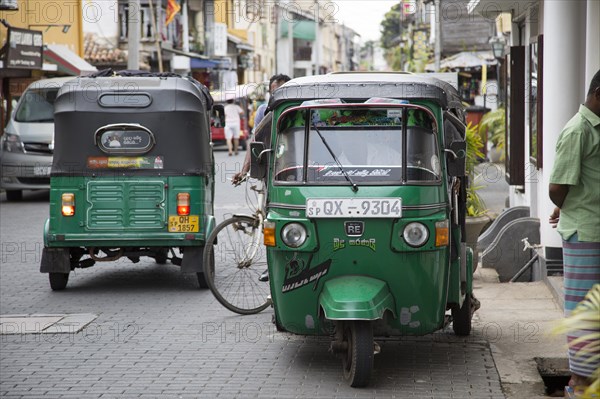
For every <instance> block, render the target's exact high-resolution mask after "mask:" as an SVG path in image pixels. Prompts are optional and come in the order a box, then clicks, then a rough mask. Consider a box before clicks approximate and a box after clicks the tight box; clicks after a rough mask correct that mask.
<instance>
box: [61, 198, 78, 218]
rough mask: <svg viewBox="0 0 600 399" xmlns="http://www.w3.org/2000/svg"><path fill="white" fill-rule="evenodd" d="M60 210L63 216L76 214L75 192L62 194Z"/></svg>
mask: <svg viewBox="0 0 600 399" xmlns="http://www.w3.org/2000/svg"><path fill="white" fill-rule="evenodd" d="M60 211H61V213H62V215H63V216H73V215H75V194H73V193H63V194H62V196H61V208H60Z"/></svg>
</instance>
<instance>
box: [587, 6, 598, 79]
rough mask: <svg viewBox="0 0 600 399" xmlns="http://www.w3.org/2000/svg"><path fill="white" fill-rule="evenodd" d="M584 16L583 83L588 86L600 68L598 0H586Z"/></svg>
mask: <svg viewBox="0 0 600 399" xmlns="http://www.w3.org/2000/svg"><path fill="white" fill-rule="evenodd" d="M586 16H587V21H586V35H585V36H586V38H585V43H586V48H585V54H586V60H585V61H586V63H585V84H586V85H587V86H589V84H590V82H591V81H592V78H593V77H594V74H595V73H596V72H598V70H599V69H600V1H598V0H587V10H586ZM587 86H586V87H587Z"/></svg>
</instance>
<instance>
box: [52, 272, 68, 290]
mask: <svg viewBox="0 0 600 399" xmlns="http://www.w3.org/2000/svg"><path fill="white" fill-rule="evenodd" d="M48 278H49V279H50V288H52V290H53V291H61V290H64V289H65V288H66V287H67V282H68V281H69V273H48Z"/></svg>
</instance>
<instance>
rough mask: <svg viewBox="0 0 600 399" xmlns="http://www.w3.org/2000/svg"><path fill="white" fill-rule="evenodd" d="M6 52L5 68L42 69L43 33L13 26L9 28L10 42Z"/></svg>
mask: <svg viewBox="0 0 600 399" xmlns="http://www.w3.org/2000/svg"><path fill="white" fill-rule="evenodd" d="M4 50H5V52H4V54H3V57H2V60H3V61H4V62H3V64H4V68H13V69H42V56H43V54H44V48H43V36H42V32H39V31H35V30H29V29H21V28H14V27H12V26H11V27H9V28H8V40H7V41H6V46H5V48H4Z"/></svg>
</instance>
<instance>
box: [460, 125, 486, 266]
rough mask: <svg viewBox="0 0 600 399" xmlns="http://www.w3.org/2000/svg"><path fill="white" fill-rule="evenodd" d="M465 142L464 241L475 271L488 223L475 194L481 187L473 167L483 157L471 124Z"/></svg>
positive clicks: (480, 202)
mask: <svg viewBox="0 0 600 399" xmlns="http://www.w3.org/2000/svg"><path fill="white" fill-rule="evenodd" d="M465 141H466V144H467V159H466V174H467V177H468V178H469V185H468V186H467V203H466V209H467V215H466V216H467V217H466V222H465V235H466V237H465V241H466V243H467V246H469V247H471V249H472V250H473V270H475V269H476V268H477V263H478V261H479V256H478V252H477V239H478V238H479V234H481V232H482V230H483V229H484V227H485V226H487V225H488V224H489V223H490V217H489V216H488V215H487V213H486V212H487V209H486V207H485V203H484V201H483V199H482V198H481V196H480V195H479V194H478V193H477V190H479V189H481V188H482V186H478V185H476V183H475V178H476V175H475V166H476V165H477V163H478V162H479V159H481V158H482V157H483V153H482V152H481V149H482V148H483V141H482V140H481V136H480V135H479V127H478V126H477V125H472V124H471V123H469V124H468V125H467V130H466V133H465Z"/></svg>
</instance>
